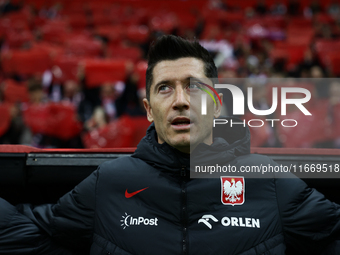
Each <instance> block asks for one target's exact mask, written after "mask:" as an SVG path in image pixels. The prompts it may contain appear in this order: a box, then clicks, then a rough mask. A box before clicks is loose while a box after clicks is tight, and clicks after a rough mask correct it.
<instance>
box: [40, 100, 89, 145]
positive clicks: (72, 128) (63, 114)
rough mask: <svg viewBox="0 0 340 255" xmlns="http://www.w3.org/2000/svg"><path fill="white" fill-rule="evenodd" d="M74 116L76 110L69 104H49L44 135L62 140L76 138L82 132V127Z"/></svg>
mask: <svg viewBox="0 0 340 255" xmlns="http://www.w3.org/2000/svg"><path fill="white" fill-rule="evenodd" d="M76 114H77V112H76V108H75V107H74V105H72V104H71V103H66V104H65V103H58V104H56V103H51V104H50V105H49V116H48V118H49V119H48V121H47V123H46V124H47V127H46V134H47V135H51V136H54V137H57V138H60V139H62V140H68V139H71V138H73V137H75V136H77V135H78V134H79V133H80V131H81V130H82V125H81V123H80V122H79V121H78V120H77V117H76Z"/></svg>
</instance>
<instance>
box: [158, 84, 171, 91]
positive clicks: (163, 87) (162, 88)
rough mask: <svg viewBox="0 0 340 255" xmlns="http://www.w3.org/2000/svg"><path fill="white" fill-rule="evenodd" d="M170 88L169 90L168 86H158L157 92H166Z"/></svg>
mask: <svg viewBox="0 0 340 255" xmlns="http://www.w3.org/2000/svg"><path fill="white" fill-rule="evenodd" d="M169 89H170V88H169V86H167V85H161V86H159V88H158V90H159V91H163V92H166V91H168V90H169Z"/></svg>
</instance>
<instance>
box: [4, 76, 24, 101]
mask: <svg viewBox="0 0 340 255" xmlns="http://www.w3.org/2000/svg"><path fill="white" fill-rule="evenodd" d="M4 85H5V86H4V98H5V102H7V103H11V104H12V103H17V102H28V100H29V95H28V91H27V85H26V84H25V83H18V82H16V81H14V80H5V81H4Z"/></svg>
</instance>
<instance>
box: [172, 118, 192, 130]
mask: <svg viewBox="0 0 340 255" xmlns="http://www.w3.org/2000/svg"><path fill="white" fill-rule="evenodd" d="M192 124H193V123H192V122H191V120H190V119H189V118H186V117H176V118H174V119H173V120H172V121H171V126H172V127H173V128H174V129H175V130H186V129H190V126H191V125H192Z"/></svg>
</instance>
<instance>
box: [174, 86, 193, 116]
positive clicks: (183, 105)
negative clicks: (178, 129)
mask: <svg viewBox="0 0 340 255" xmlns="http://www.w3.org/2000/svg"><path fill="white" fill-rule="evenodd" d="M174 97H175V98H174V102H173V105H172V106H173V109H174V110H180V111H182V110H189V106H190V95H189V94H188V93H187V91H186V90H185V88H183V87H182V86H181V85H179V86H176V89H175V93H174Z"/></svg>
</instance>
